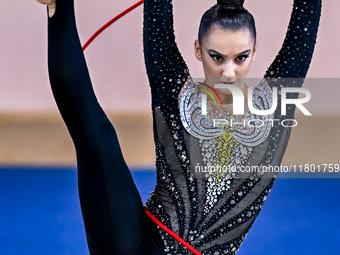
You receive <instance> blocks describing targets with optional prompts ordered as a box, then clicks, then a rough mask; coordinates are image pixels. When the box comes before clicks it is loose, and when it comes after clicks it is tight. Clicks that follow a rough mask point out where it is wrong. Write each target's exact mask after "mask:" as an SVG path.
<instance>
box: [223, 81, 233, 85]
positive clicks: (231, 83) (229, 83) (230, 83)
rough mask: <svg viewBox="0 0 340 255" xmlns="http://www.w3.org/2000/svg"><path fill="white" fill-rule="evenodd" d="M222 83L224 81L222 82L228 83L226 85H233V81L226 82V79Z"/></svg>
mask: <svg viewBox="0 0 340 255" xmlns="http://www.w3.org/2000/svg"><path fill="white" fill-rule="evenodd" d="M222 83H224V84H228V85H233V84H234V83H235V82H231V81H230V82H227V81H223V82H222Z"/></svg>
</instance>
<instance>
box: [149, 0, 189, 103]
mask: <svg viewBox="0 0 340 255" xmlns="http://www.w3.org/2000/svg"><path fill="white" fill-rule="evenodd" d="M143 44H144V58H145V65H146V71H147V74H148V78H149V82H150V86H151V92H152V95H153V104H154V105H155V104H156V105H158V104H157V102H158V101H161V100H160V98H158V97H160V96H161V95H160V93H159V92H160V90H163V92H162V93H163V94H166V93H164V92H165V91H164V90H169V93H171V92H170V91H171V90H173V89H174V88H176V87H178V85H179V84H180V83H182V82H183V80H186V79H187V77H188V75H189V74H188V70H187V66H186V63H185V62H184V60H183V57H182V55H181V53H180V52H179V50H178V47H177V44H176V42H175V35H174V28H173V8H172V1H171V0H157V1H156V0H145V1H144V28H143ZM176 91H177V89H176ZM175 100H177V99H175Z"/></svg>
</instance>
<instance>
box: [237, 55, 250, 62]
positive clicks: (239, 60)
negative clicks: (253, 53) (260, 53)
mask: <svg viewBox="0 0 340 255" xmlns="http://www.w3.org/2000/svg"><path fill="white" fill-rule="evenodd" d="M247 58H249V55H242V56H238V57H237V58H236V60H237V61H238V62H244V61H246V59H247Z"/></svg>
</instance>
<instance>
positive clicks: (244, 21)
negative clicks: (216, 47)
mask: <svg viewBox="0 0 340 255" xmlns="http://www.w3.org/2000/svg"><path fill="white" fill-rule="evenodd" d="M243 2H244V0H220V1H217V4H216V5H214V6H213V7H211V8H210V9H209V10H207V11H206V12H205V13H204V14H203V16H202V19H201V24H200V27H199V32H198V41H199V43H200V45H202V40H203V38H204V37H206V36H208V34H209V32H210V29H211V28H212V27H215V26H216V27H218V28H220V29H222V30H226V31H231V32H237V31H240V30H248V31H249V32H250V34H251V35H252V37H253V39H254V42H256V28H255V20H254V17H253V15H251V14H250V13H249V12H248V11H247V10H246V9H245V8H244V7H243Z"/></svg>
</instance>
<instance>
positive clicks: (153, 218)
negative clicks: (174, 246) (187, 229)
mask: <svg viewBox="0 0 340 255" xmlns="http://www.w3.org/2000/svg"><path fill="white" fill-rule="evenodd" d="M144 209H145V212H146V214H147V215H148V216H149V217H150V218H151V219H152V220H153V221H154V222H156V224H157V225H158V226H160V227H161V228H162V229H163V230H164V231H166V232H167V233H168V234H169V235H171V236H172V237H173V238H175V239H176V240H177V241H178V242H180V243H181V244H183V245H184V246H185V247H187V248H188V249H189V250H190V251H192V252H193V253H194V254H196V255H202V254H201V253H200V252H199V251H197V250H195V249H194V248H193V247H192V246H191V245H190V244H188V243H187V242H186V241H184V240H183V239H182V238H180V237H179V236H178V235H177V234H176V233H175V232H173V231H171V230H170V229H169V228H167V227H166V226H165V225H164V224H163V223H162V222H160V221H159V220H157V219H156V217H155V216H153V215H152V214H151V213H150V212H149V211H148V210H147V209H146V208H145V207H144Z"/></svg>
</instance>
